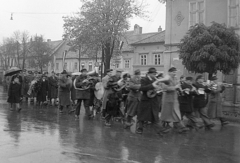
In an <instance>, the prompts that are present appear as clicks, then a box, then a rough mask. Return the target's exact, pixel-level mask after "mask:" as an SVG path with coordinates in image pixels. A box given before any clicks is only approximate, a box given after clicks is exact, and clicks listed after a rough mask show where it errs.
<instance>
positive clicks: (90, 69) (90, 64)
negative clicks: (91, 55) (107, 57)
mask: <svg viewBox="0 0 240 163" xmlns="http://www.w3.org/2000/svg"><path fill="white" fill-rule="evenodd" d="M92 67H93V65H92V62H88V71H92Z"/></svg>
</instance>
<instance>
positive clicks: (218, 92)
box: [208, 75, 229, 126]
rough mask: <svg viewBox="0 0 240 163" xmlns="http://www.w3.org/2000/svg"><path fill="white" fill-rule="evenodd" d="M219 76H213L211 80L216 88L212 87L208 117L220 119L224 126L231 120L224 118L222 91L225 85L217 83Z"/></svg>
mask: <svg viewBox="0 0 240 163" xmlns="http://www.w3.org/2000/svg"><path fill="white" fill-rule="evenodd" d="M217 79H218V78H217V76H215V75H214V76H212V77H211V78H210V79H209V80H210V81H211V84H212V85H215V86H216V87H215V89H211V92H210V94H209V103H208V117H209V118H212V119H219V120H220V122H221V124H222V126H224V125H227V124H228V123H229V122H228V121H226V120H225V119H224V118H223V115H222V93H223V92H224V90H225V87H224V86H223V85H221V84H218V83H217Z"/></svg>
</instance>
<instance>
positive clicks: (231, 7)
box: [228, 0, 239, 27]
mask: <svg viewBox="0 0 240 163" xmlns="http://www.w3.org/2000/svg"><path fill="white" fill-rule="evenodd" d="M238 12H239V4H238V0H229V1H228V25H229V26H231V27H238V25H239V22H238Z"/></svg>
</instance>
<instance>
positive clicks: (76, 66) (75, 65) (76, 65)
mask: <svg viewBox="0 0 240 163" xmlns="http://www.w3.org/2000/svg"><path fill="white" fill-rule="evenodd" d="M77 69H78V64H77V62H75V63H74V70H77Z"/></svg>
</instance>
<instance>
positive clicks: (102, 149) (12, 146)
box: [0, 87, 240, 163]
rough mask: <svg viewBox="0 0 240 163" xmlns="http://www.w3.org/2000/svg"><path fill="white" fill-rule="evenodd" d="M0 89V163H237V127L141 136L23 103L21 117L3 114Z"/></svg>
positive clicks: (239, 135)
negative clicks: (161, 135) (160, 135)
mask: <svg viewBox="0 0 240 163" xmlns="http://www.w3.org/2000/svg"><path fill="white" fill-rule="evenodd" d="M6 99H7V94H6V93H3V89H2V87H0V163H138V162H141V163H239V162H240V125H239V124H230V125H228V126H225V127H223V128H222V127H221V126H220V124H219V123H218V122H216V126H215V127H214V128H213V129H212V130H207V131H205V130H204V129H201V130H199V131H190V132H189V133H187V134H177V133H176V132H174V131H172V132H170V133H168V134H167V135H164V136H163V137H159V136H157V135H156V134H155V133H154V130H153V129H152V128H151V126H147V127H146V128H145V130H144V133H143V135H137V134H135V133H134V130H135V125H134V126H132V127H131V130H125V129H123V126H122V125H121V123H119V122H115V123H114V124H113V127H112V128H106V127H105V126H104V123H103V122H102V121H101V120H100V119H99V117H97V118H96V119H94V120H88V119H86V118H85V116H84V109H82V110H81V115H80V119H79V120H75V118H74V115H73V114H72V115H68V114H67V113H66V110H65V112H64V113H63V114H59V113H58V110H57V108H54V107H37V106H34V105H31V104H26V103H23V105H22V111H21V113H18V112H16V111H13V112H11V111H9V109H8V104H7V103H6Z"/></svg>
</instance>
